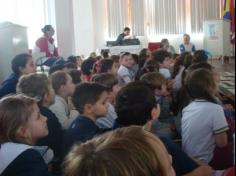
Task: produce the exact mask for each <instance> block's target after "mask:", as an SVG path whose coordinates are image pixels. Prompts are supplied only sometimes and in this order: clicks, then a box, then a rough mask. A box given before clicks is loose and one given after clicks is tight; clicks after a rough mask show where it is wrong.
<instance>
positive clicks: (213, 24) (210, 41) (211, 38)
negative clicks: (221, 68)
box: [203, 19, 231, 57]
mask: <svg viewBox="0 0 236 176" xmlns="http://www.w3.org/2000/svg"><path fill="white" fill-rule="evenodd" d="M230 29H231V25H230V21H229V20H223V19H219V20H207V21H204V24H203V30H204V49H205V50H207V51H209V52H210V53H211V54H212V56H213V57H220V56H230V55H231V38H230Z"/></svg>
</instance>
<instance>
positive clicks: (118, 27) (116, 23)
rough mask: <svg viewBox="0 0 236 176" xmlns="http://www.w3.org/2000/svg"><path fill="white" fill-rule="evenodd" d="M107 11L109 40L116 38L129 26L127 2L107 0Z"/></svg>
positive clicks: (124, 0)
mask: <svg viewBox="0 0 236 176" xmlns="http://www.w3.org/2000/svg"><path fill="white" fill-rule="evenodd" d="M107 9H108V32H109V38H116V37H117V36H118V35H119V34H120V33H122V31H123V29H124V27H126V26H128V27H129V25H130V24H129V10H128V9H129V8H128V0H108V1H107ZM95 20H96V19H95Z"/></svg>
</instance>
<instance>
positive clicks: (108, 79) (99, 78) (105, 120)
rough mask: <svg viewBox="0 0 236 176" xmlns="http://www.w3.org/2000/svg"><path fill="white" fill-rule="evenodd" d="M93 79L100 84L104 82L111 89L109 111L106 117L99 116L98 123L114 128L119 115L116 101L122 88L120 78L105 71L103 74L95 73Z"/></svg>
mask: <svg viewBox="0 0 236 176" xmlns="http://www.w3.org/2000/svg"><path fill="white" fill-rule="evenodd" d="M92 81H93V82H95V83H98V84H102V85H104V86H106V87H108V89H109V97H108V104H109V107H108V112H107V114H106V116H105V117H102V118H99V119H98V120H97V122H96V124H97V125H98V126H99V127H100V128H112V127H113V124H114V122H115V119H117V115H116V112H115V108H114V101H115V97H116V95H117V93H118V92H119V90H120V88H121V87H120V86H119V84H118V79H117V78H116V77H115V76H114V75H111V74H108V73H103V74H97V75H94V77H93V78H92Z"/></svg>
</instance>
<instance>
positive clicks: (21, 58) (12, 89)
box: [0, 53, 36, 98]
mask: <svg viewBox="0 0 236 176" xmlns="http://www.w3.org/2000/svg"><path fill="white" fill-rule="evenodd" d="M11 68H12V72H13V73H12V74H11V75H10V76H9V77H8V78H7V79H6V80H5V81H3V83H2V84H1V85H0V98H2V97H3V96H5V95H8V94H15V93H16V85H17V83H18V80H19V78H20V77H21V76H22V75H27V74H30V73H35V72H36V67H35V65H34V61H33V59H32V56H31V55H29V54H26V53H23V54H19V55H17V56H15V57H14V58H13V60H12V62H11Z"/></svg>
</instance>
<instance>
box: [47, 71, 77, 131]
mask: <svg viewBox="0 0 236 176" xmlns="http://www.w3.org/2000/svg"><path fill="white" fill-rule="evenodd" d="M51 81H52V87H53V89H54V91H55V93H56V97H55V103H54V104H53V105H51V106H50V107H49V109H50V110H51V111H52V112H53V113H54V114H55V115H56V117H57V118H58V120H59V122H60V124H61V126H62V129H63V130H66V129H68V128H69V127H70V125H71V123H72V122H73V121H74V119H75V118H76V117H77V116H78V112H77V111H76V110H74V109H73V107H70V106H69V102H68V101H69V98H70V97H71V96H72V95H73V93H74V90H75V84H74V83H73V82H72V78H71V76H70V75H69V74H68V73H66V72H63V71H57V72H55V73H53V74H52V75H51Z"/></svg>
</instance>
